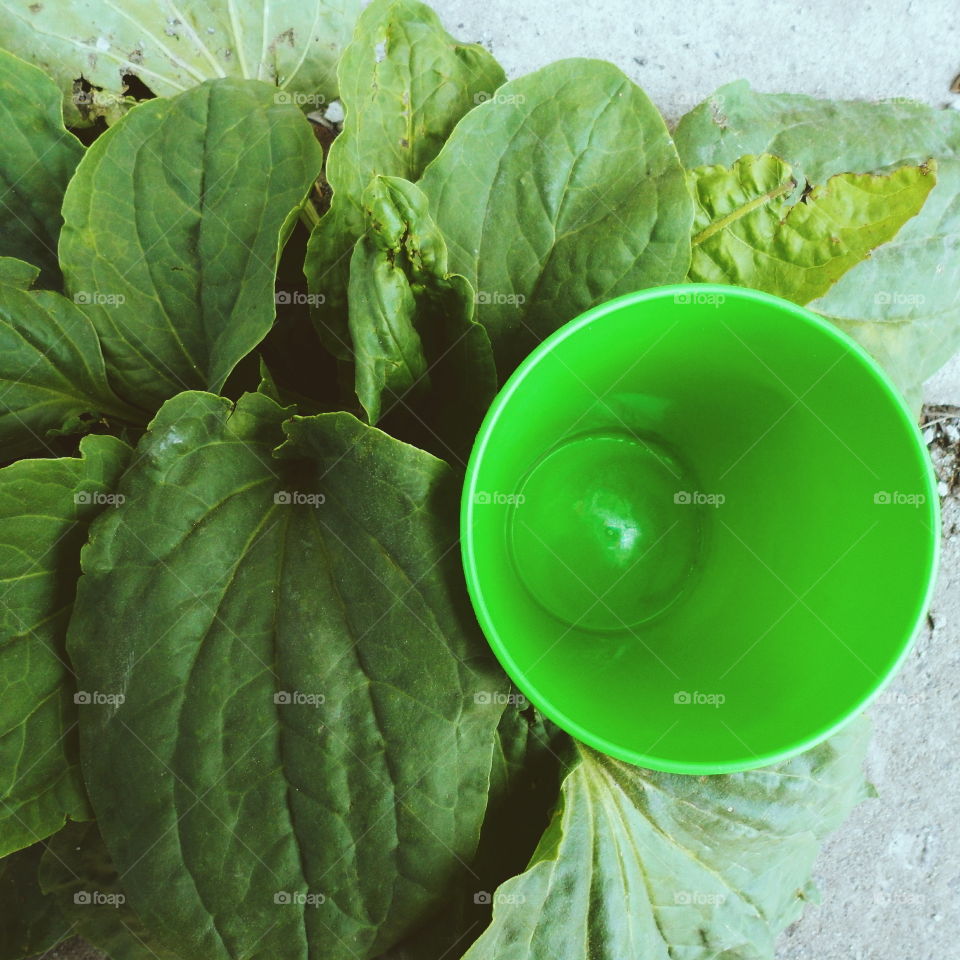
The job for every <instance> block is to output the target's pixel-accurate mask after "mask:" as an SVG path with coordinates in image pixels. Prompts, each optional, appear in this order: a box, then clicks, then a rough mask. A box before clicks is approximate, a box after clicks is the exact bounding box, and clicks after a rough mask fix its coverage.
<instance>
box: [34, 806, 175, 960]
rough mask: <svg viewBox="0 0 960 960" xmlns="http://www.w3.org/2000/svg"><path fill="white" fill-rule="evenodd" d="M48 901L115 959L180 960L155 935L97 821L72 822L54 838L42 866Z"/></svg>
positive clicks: (74, 931) (64, 922)
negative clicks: (133, 900)
mask: <svg viewBox="0 0 960 960" xmlns="http://www.w3.org/2000/svg"><path fill="white" fill-rule="evenodd" d="M39 867H40V869H39V878H40V887H41V889H42V890H43V892H44V894H45V901H46V902H47V903H48V904H50V903H52V904H54V905H55V906H56V907H57V909H58V911H59V914H60V916H61V918H62V919H61V925H62V927H64V928H66V929H68V930H69V931H70V932H71V933H72V934H79V935H80V936H82V937H83V938H84V939H85V940H88V941H89V942H90V943H92V944H94V945H95V946H97V947H99V948H100V949H101V950H103V951H104V952H105V953H106V954H107V955H108V956H109V957H110V960H177V957H176V955H175V954H173V953H171V952H170V951H168V950H164V949H163V947H161V946H160V945H159V944H157V943H155V942H154V941H153V940H151V939H150V935H149V934H148V933H147V931H146V929H144V926H143V923H142V922H141V921H140V918H139V917H138V916H137V915H136V914H135V913H134V912H133V910H132V909H131V908H130V905H129V903H127V897H126V893H125V892H124V890H123V886H122V884H121V882H120V877H119V876H118V875H117V869H116V867H115V866H114V865H113V862H112V861H111V860H110V854H109V853H107V848H106V847H105V846H104V843H103V840H102V839H101V837H100V832H99V831H98V830H97V825H96V823H94V822H92V821H91V822H89V823H69V824H67V826H65V827H64V828H63V830H61V831H60V832H59V833H57V834H56V835H54V836H53V837H51V838H50V840H49V841H48V842H47V844H46V851H45V852H44V854H43V857H42V859H41V861H40V865H39Z"/></svg>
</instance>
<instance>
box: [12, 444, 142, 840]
mask: <svg viewBox="0 0 960 960" xmlns="http://www.w3.org/2000/svg"><path fill="white" fill-rule="evenodd" d="M128 453H129V449H128V448H127V446H126V445H125V444H123V443H121V442H120V441H119V440H116V439H114V438H113V437H86V438H84V439H83V440H82V441H81V442H80V454H81V455H80V457H79V458H77V459H69V458H64V459H60V460H21V461H20V462H19V463H15V464H13V465H12V466H9V467H4V468H3V469H2V470H0V678H2V679H0V684H2V686H0V772H2V782H0V856H3V855H5V854H7V853H9V852H11V851H14V850H18V849H21V848H22V847H26V846H28V845H29V844H32V843H35V842H36V841H38V840H42V839H43V838H44V837H47V836H49V835H50V834H52V833H54V832H55V831H56V830H59V829H60V827H61V826H62V825H63V823H64V821H65V820H66V818H67V817H72V818H73V819H81V820H82V819H86V818H88V817H89V816H90V810H89V806H88V804H87V800H86V794H85V792H84V789H83V784H82V782H81V779H80V771H79V768H78V765H77V754H76V732H75V728H76V725H77V707H76V706H75V694H76V693H77V688H76V685H75V682H74V676H73V671H72V669H71V666H70V663H69V662H68V660H67V656H66V651H65V649H64V640H65V633H66V627H67V619H68V617H69V615H70V608H71V605H72V603H73V597H74V588H75V586H76V580H77V577H78V576H79V573H80V563H79V560H80V546H81V544H82V543H83V542H84V540H85V539H86V534H87V526H88V524H89V523H90V521H91V520H92V519H93V517H94V516H96V515H97V514H98V513H100V511H101V510H104V509H107V508H108V507H109V508H110V509H114V508H115V507H114V506H113V504H114V503H115V502H116V501H115V497H116V493H115V491H116V484H117V480H118V478H119V475H120V473H121V471H122V469H123V468H124V466H125V464H126V460H127V455H128ZM83 692H84V693H86V694H88V695H92V693H93V691H83Z"/></svg>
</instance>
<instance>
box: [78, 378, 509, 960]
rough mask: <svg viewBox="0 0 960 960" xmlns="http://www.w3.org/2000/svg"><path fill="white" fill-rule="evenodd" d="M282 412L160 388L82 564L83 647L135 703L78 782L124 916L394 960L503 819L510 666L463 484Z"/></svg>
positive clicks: (182, 931) (96, 741)
mask: <svg viewBox="0 0 960 960" xmlns="http://www.w3.org/2000/svg"><path fill="white" fill-rule="evenodd" d="M289 412H290V411H289V409H284V408H281V407H279V406H277V404H276V403H274V402H273V401H271V400H270V399H269V398H268V397H266V396H265V395H264V394H247V395H245V396H244V397H243V398H241V400H240V401H239V402H238V404H237V406H236V409H234V410H231V405H230V403H229V402H228V401H227V400H225V399H223V398H221V397H215V396H212V395H210V394H203V393H185V394H181V395H180V396H178V397H176V398H174V399H173V400H171V401H168V403H167V404H166V405H165V406H164V407H163V409H162V410H161V412H160V413H159V415H158V416H157V418H156V420H155V421H154V422H153V424H152V426H151V428H150V430H149V431H148V433H147V434H146V435H145V437H144V439H143V440H142V441H141V443H140V445H139V446H138V448H137V460H136V461H135V463H134V466H133V467H132V468H131V469H130V470H129V471H128V473H127V474H126V476H125V480H124V482H123V484H122V485H121V488H120V489H121V493H123V494H124V495H125V496H126V497H127V500H126V502H125V503H124V504H123V506H122V507H121V508H120V509H118V510H114V511H111V512H110V513H108V514H105V515H104V517H103V521H102V522H101V523H99V524H98V525H96V526H95V527H94V529H93V531H92V533H91V542H90V544H89V546H88V547H87V548H86V550H85V552H84V554H83V568H84V576H83V578H82V579H81V582H80V586H79V590H78V598H77V608H76V612H75V615H74V617H73V619H72V622H71V626H70V643H69V646H70V652H71V656H72V657H73V658H74V662H75V663H76V664H77V667H78V673H79V676H80V678H81V683H83V684H92V683H94V682H95V683H97V684H98V688H99V689H102V690H104V691H106V692H107V693H113V694H121V693H122V695H123V701H122V702H119V700H118V699H116V698H115V699H114V700H113V701H112V702H110V701H105V702H103V703H101V704H94V705H92V706H91V708H90V709H89V710H84V713H83V716H82V725H81V743H82V749H83V753H84V760H83V764H84V775H85V780H86V782H87V786H88V789H89V791H90V796H91V799H92V801H93V806H94V809H95V810H96V813H97V820H98V824H99V827H100V830H101V832H102V834H103V836H104V839H105V841H106V844H107V847H108V849H109V851H110V854H111V855H112V857H113V859H114V862H115V863H116V865H117V869H118V870H119V871H120V873H121V875H122V877H123V885H124V888H125V891H126V893H127V895H128V896H129V899H130V904H131V906H132V908H133V909H134V910H135V911H136V913H137V914H138V915H139V916H140V917H141V918H142V920H143V922H144V924H145V927H146V929H148V930H149V931H150V933H151V936H152V937H155V938H156V939H157V942H159V943H160V944H161V945H162V946H163V947H164V948H166V949H168V950H171V951H174V952H176V953H177V954H179V955H180V956H182V957H183V958H184V960H193V958H197V960H200V958H203V960H217V958H222V960H227V958H230V957H234V956H244V957H247V958H251V960H253V958H263V960H266V958H271V957H277V956H283V957H285V958H290V960H303V958H306V957H310V958H312V960H316V958H334V957H336V958H340V957H343V956H345V955H347V956H356V957H372V956H376V955H377V954H378V953H380V952H382V951H383V950H385V949H387V948H388V947H390V946H391V944H392V943H394V942H395V941H397V940H399V939H401V938H402V937H403V936H404V935H405V934H406V933H408V932H409V931H410V930H412V929H414V928H415V927H416V926H417V925H419V923H420V922H422V921H423V920H424V919H425V917H426V915H427V914H428V913H429V911H430V910H431V908H432V907H433V906H434V904H435V902H436V901H437V899H438V898H439V896H440V895H441V894H442V893H443V892H444V891H445V889H446V888H447V886H448V884H449V882H450V881H451V878H452V877H454V876H456V875H457V873H458V871H459V870H460V868H461V866H460V865H461V861H464V862H466V861H469V859H470V858H471V857H472V856H473V852H474V850H475V847H476V844H477V838H478V834H479V830H480V825H481V822H482V820H483V816H484V811H485V809H486V802H487V790H488V784H489V776H490V768H491V759H492V750H493V740H494V731H495V729H496V726H497V723H498V719H499V715H500V713H501V712H502V710H503V706H502V704H499V699H498V697H493V696H492V693H491V691H499V690H501V688H502V687H503V681H502V679H501V675H500V674H499V672H498V671H496V670H494V669H493V667H492V665H491V662H490V659H489V653H488V652H487V651H486V649H485V645H484V643H483V641H482V638H481V637H479V636H478V634H477V631H476V627H475V625H474V624H473V621H472V619H471V618H470V615H469V607H468V604H467V601H466V596H465V590H464V587H463V582H462V574H461V572H460V569H459V566H458V564H457V554H456V550H455V548H456V514H457V511H456V502H457V496H458V492H459V491H458V486H457V483H456V481H455V477H454V475H453V474H452V472H451V471H450V470H449V469H448V468H447V467H446V466H445V465H444V464H443V463H442V462H441V461H439V460H436V459H434V458H433V457H431V456H429V455H428V454H425V453H423V452H422V451H419V450H417V449H415V448H413V447H409V446H407V445H406V444H403V443H400V442H399V441H396V440H393V439H392V438H390V437H388V436H387V435H386V434H383V433H381V432H380V431H378V430H375V429H373V428H371V427H367V426H364V425H363V424H362V423H360V422H359V421H358V420H356V419H355V418H354V417H352V416H350V415H349V414H345V413H337V414H321V415H318V416H315V417H303V418H300V417H298V418H294V419H292V420H289V422H287V423H286V424H285V426H284V427H283V429H281V424H282V423H283V422H284V421H285V420H287V419H288V417H289ZM284 438H286V442H284V443H283V445H282V446H281V447H280V448H279V449H278V450H277V449H275V448H277V445H278V444H279V443H281V441H283V440H284ZM484 693H486V695H485V696H484V695H483V694H484ZM227 864H229V866H226V865H227Z"/></svg>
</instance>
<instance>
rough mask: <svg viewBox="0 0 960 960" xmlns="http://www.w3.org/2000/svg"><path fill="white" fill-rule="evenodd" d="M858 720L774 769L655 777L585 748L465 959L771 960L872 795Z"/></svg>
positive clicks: (499, 892) (861, 725) (863, 730)
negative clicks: (822, 864)
mask: <svg viewBox="0 0 960 960" xmlns="http://www.w3.org/2000/svg"><path fill="white" fill-rule="evenodd" d="M867 735H868V728H867V724H866V722H865V721H863V720H860V721H856V722H854V723H853V724H852V725H850V726H848V727H847V728H846V729H845V730H844V731H843V732H841V733H839V734H837V735H836V736H835V737H833V738H832V739H831V740H828V741H826V742H825V743H823V744H821V745H819V746H817V747H815V748H813V749H812V750H810V751H808V752H807V753H804V754H801V755H800V756H798V757H796V758H794V759H793V760H789V761H785V762H784V763H781V764H777V765H776V766H773V767H767V768H762V769H758V770H751V771H748V772H746V773H736V774H727V775H723V776H713V777H690V776H680V775H676V774H665V773H656V772H653V771H649V770H644V769H641V768H639V767H633V766H631V765H630V764H626V763H623V762H621V761H619V760H613V759H611V758H609V757H606V756H603V755H602V754H600V753H597V752H595V751H593V750H591V749H590V748H588V747H584V746H582V745H581V746H579V750H578V758H577V760H576V761H575V762H574V763H573V765H572V767H571V769H570V771H569V772H568V773H567V776H566V779H565V780H564V783H563V788H562V791H561V797H560V802H559V805H558V808H557V810H556V812H555V814H554V818H553V821H552V822H551V824H550V826H549V828H548V829H547V830H546V832H545V833H544V835H543V838H542V839H541V841H540V845H539V847H538V848H537V851H536V853H535V854H534V856H533V859H532V860H531V862H530V865H529V867H528V868H527V870H526V872H524V873H522V874H520V875H519V876H517V877H514V878H513V879H511V880H508V881H507V882H506V883H504V884H503V885H501V886H500V887H499V888H498V889H497V890H496V892H495V893H493V894H491V900H492V902H493V921H492V923H491V924H490V926H489V927H488V928H487V929H486V930H485V931H484V933H483V934H482V935H481V936H480V938H479V940H477V942H476V943H475V944H474V946H473V947H472V948H471V949H470V950H468V951H467V953H466V955H465V958H464V960H487V958H491V960H492V958H496V960H528V958H530V957H553V956H557V957H564V958H565V960H587V958H589V960H622V958H624V957H643V958H644V960H647V958H649V960H668V958H672V957H680V956H682V957H683V958H684V960H714V958H717V957H723V958H724V960H773V956H774V940H775V938H776V935H777V934H778V933H779V931H780V930H782V929H783V928H784V927H786V926H787V924H789V923H791V922H792V921H794V920H795V919H796V918H797V917H798V916H799V915H800V913H801V911H802V909H803V902H804V900H805V898H806V897H808V896H809V895H810V884H809V876H810V870H811V867H812V865H813V861H814V858H815V857H816V855H817V852H818V850H819V847H820V844H821V842H822V841H823V839H824V837H825V836H826V835H827V834H828V833H829V832H831V831H832V830H834V829H836V827H837V826H839V824H840V823H841V822H842V821H843V819H844V818H845V817H846V815H847V814H848V813H849V812H850V810H851V809H852V808H853V807H854V806H855V805H856V804H857V803H858V802H859V801H860V800H861V799H863V798H864V797H866V796H868V795H869V791H868V788H867V785H866V783H865V781H864V779H863V774H862V771H861V764H862V761H863V756H864V753H865V750H866V743H867Z"/></svg>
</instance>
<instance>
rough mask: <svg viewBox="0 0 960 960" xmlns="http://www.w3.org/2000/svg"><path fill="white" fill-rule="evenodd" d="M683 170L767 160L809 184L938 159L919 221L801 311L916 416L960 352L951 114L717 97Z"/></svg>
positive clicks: (694, 121)
mask: <svg viewBox="0 0 960 960" xmlns="http://www.w3.org/2000/svg"><path fill="white" fill-rule="evenodd" d="M675 139H676V143H677V148H678V150H679V151H680V157H681V159H682V160H683V161H684V163H685V164H686V165H687V166H689V167H696V166H701V165H704V164H723V165H724V166H730V165H731V164H732V163H734V162H735V161H736V160H737V159H738V158H739V157H741V156H743V155H744V154H759V153H771V154H775V155H776V156H778V157H780V158H781V159H783V160H784V161H785V162H787V163H789V164H790V165H791V166H792V167H793V173H794V177H795V179H796V180H797V187H796V191H795V195H794V196H793V197H792V198H791V199H796V198H797V197H798V196H799V194H800V191H802V189H803V187H804V184H805V183H806V182H809V183H813V184H817V183H823V182H825V181H826V180H827V179H828V178H829V177H832V176H834V175H835V174H838V173H847V172H852V173H869V172H878V171H885V170H889V169H892V168H896V167H899V166H902V165H903V164H920V163H923V162H924V161H926V160H927V159H928V158H930V157H933V158H935V159H936V160H937V184H936V186H935V187H934V189H933V190H932V191H931V192H930V196H929V197H928V198H927V202H926V203H925V204H924V206H923V209H922V210H921V211H920V213H919V214H918V215H917V216H916V217H914V218H913V219H912V220H909V221H908V222H907V223H906V224H905V226H904V227H903V228H902V229H901V230H900V231H899V233H897V235H896V236H895V237H894V238H893V240H891V241H890V242H889V243H886V244H884V245H883V246H882V247H880V248H879V249H877V250H876V251H874V253H873V256H871V257H870V258H869V259H868V260H865V261H863V262H862V263H860V264H858V265H857V266H855V267H853V269H851V270H850V271H848V272H847V273H846V274H845V275H844V276H843V277H842V278H841V279H840V280H839V282H838V283H837V284H836V285H835V286H834V287H832V288H831V289H830V290H829V291H828V292H827V293H826V294H825V295H824V296H823V297H821V298H819V299H817V300H814V301H813V302H811V303H810V307H811V308H812V309H814V310H816V311H818V312H819V313H821V314H823V315H824V316H826V317H828V318H829V319H830V320H832V321H833V322H834V323H836V324H837V325H838V326H839V327H841V328H842V329H843V330H845V331H846V332H847V333H849V334H851V335H852V336H853V337H855V338H856V339H857V340H858V341H859V342H860V343H861V344H863V346H864V347H866V348H867V350H869V351H870V352H871V353H872V354H873V355H874V356H875V357H876V358H877V359H878V360H879V361H880V363H881V364H882V365H883V366H884V367H885V368H886V370H887V371H888V373H890V375H891V376H892V377H893V379H894V381H895V382H896V383H897V385H898V386H899V387H900V388H901V390H903V392H904V393H905V394H906V395H907V397H908V399H909V400H910V401H911V402H912V403H913V404H914V405H915V406H917V407H919V403H920V385H921V383H922V381H923V380H924V379H926V378H927V377H929V376H930V375H932V374H933V373H935V372H936V371H937V369H938V368H939V367H940V366H942V365H943V364H944V363H945V362H946V361H947V360H948V359H949V358H950V356H951V355H952V354H953V353H955V352H956V351H957V350H960V115H958V114H957V113H956V112H955V111H950V110H936V109H933V108H932V107H927V106H924V105H922V104H917V103H909V102H902V101H897V102H891V103H859V102H854V101H849V102H847V101H831V100H817V99H815V98H814V97H807V96H801V95H795V94H764V93H757V92H756V91H754V90H751V89H750V87H749V86H748V85H747V84H746V83H745V82H744V81H740V82H738V83H733V84H729V85H728V86H726V87H721V88H720V89H719V90H718V91H717V92H716V93H715V94H714V95H713V96H712V97H710V98H708V99H707V100H706V101H704V103H702V104H701V105H700V106H698V107H696V108H695V109H694V110H693V111H691V112H690V113H689V114H687V115H686V116H685V117H683V119H682V120H681V121H680V124H679V126H678V127H677V130H676V132H675Z"/></svg>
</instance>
